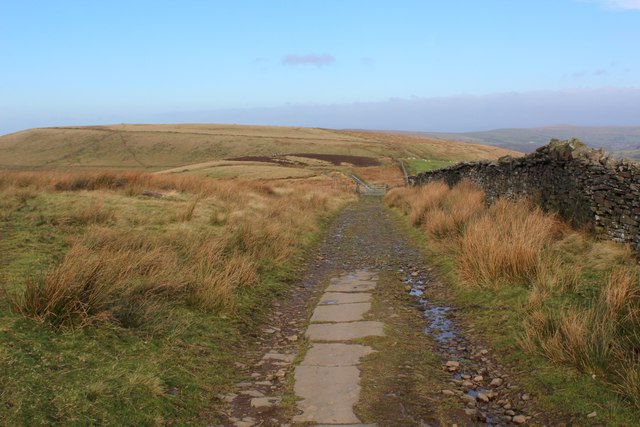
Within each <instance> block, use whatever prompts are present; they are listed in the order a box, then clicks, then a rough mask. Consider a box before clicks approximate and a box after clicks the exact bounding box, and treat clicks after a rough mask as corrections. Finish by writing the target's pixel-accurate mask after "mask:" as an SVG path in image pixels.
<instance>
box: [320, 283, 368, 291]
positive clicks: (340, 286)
mask: <svg viewBox="0 0 640 427" xmlns="http://www.w3.org/2000/svg"><path fill="white" fill-rule="evenodd" d="M375 288H376V282H364V281H359V280H358V281H356V280H350V281H345V282H338V283H335V284H331V285H329V287H327V289H326V291H327V292H371V291H372V290H374V289H375Z"/></svg>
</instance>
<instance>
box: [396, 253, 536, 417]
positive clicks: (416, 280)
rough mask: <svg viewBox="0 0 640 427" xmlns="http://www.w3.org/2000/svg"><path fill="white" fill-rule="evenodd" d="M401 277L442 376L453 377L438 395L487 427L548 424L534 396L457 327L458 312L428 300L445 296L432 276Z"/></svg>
mask: <svg viewBox="0 0 640 427" xmlns="http://www.w3.org/2000/svg"><path fill="white" fill-rule="evenodd" d="M398 273H399V274H400V276H401V281H402V283H403V285H404V290H405V292H406V293H407V294H408V295H409V296H411V297H412V298H413V303H414V305H415V306H416V308H417V309H418V310H419V311H420V313H421V316H422V319H423V326H422V332H423V333H424V334H425V335H427V336H429V337H430V338H431V339H432V341H433V343H434V352H435V354H436V355H437V356H439V357H440V358H441V362H442V365H441V367H442V370H443V371H444V372H446V373H447V374H448V375H449V380H448V382H447V383H446V384H445V386H444V387H443V388H442V390H440V393H441V394H442V395H443V396H445V397H446V398H448V399H451V400H454V401H455V400H457V401H458V402H459V403H461V404H462V405H464V412H465V414H466V415H467V416H469V417H470V418H471V419H473V420H474V421H475V422H479V423H482V424H484V425H490V426H507V425H517V424H530V423H533V424H544V423H545V421H544V420H543V418H544V416H543V414H541V413H537V412H535V409H534V408H533V405H532V402H531V396H530V395H529V394H528V393H526V392H525V391H523V390H522V389H521V388H520V387H519V386H518V385H517V384H516V383H515V381H514V380H513V379H512V378H511V376H510V374H509V372H508V370H507V369H505V368H503V367H502V366H500V365H498V364H497V363H496V362H495V361H494V360H493V358H492V357H491V351H490V350H489V349H488V348H485V347H484V346H483V345H482V344H481V342H480V341H481V340H480V339H479V338H478V337H473V336H470V334H469V332H468V331H466V330H463V329H462V328H461V327H459V325H458V324H457V316H456V313H455V311H456V310H455V309H454V308H453V307H450V306H447V305H446V304H443V303H442V302H440V301H439V302H437V303H436V302H434V301H432V300H431V299H430V298H429V295H430V294H431V295H433V294H434V293H435V292H439V291H441V290H442V284H441V283H440V282H439V281H438V280H436V279H435V278H433V277H432V275H431V274H430V273H429V271H426V270H423V269H420V268H417V267H415V266H410V265H406V266H403V267H401V268H399V269H398Z"/></svg>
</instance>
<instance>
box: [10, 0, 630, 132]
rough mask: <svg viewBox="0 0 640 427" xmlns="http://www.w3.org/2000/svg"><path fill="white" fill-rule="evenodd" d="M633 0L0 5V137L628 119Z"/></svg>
mask: <svg viewBox="0 0 640 427" xmlns="http://www.w3.org/2000/svg"><path fill="white" fill-rule="evenodd" d="M639 46H640V0H465V1H463V0H420V1H409V0H395V1H377V0H339V1H333V0H291V1H288V0H270V1H269V0H256V1H248V0H229V1H225V0H210V1H205V0H182V1H178V0H175V1H162V0H153V1H146V0H136V1H119V0H110V1H101V2H89V1H86V0H83V1H65V0H57V1H35V0H0V134H5V133H9V132H14V131H18V130H21V129H25V128H30V127H44V126H55V125H82V124H108V123H147V122H148V123H163V122H169V123H174V122H211V123H221V122H232V123H247V124H273V125H297V126H321V127H333V128H374V129H398V130H422V131H472V130H484V129H491V128H496V127H530V126H542V125H550V124H559V123H565V124H574V125H640V48H639Z"/></svg>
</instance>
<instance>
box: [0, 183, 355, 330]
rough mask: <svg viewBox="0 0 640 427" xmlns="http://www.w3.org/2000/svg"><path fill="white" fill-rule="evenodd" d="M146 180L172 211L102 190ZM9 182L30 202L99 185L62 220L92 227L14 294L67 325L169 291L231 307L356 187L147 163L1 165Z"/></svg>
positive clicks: (4, 187)
mask: <svg viewBox="0 0 640 427" xmlns="http://www.w3.org/2000/svg"><path fill="white" fill-rule="evenodd" d="M145 190H148V191H153V192H158V193H162V194H166V196H165V199H166V201H163V200H158V201H153V203H156V204H159V205H160V206H162V208H161V209H160V211H161V212H164V213H163V214H162V215H160V216H158V217H157V218H154V217H152V216H150V215H149V214H146V213H142V214H140V213H135V214H133V215H131V212H129V211H127V208H124V209H121V210H117V209H114V208H112V207H105V206H106V203H105V202H104V201H103V200H102V199H101V198H99V197H100V196H102V197H103V198H104V196H105V195H108V194H113V195H121V196H120V197H125V198H127V197H128V198H134V199H135V200H142V201H144V200H146V199H144V198H143V199H140V198H141V197H144V196H142V194H143V192H144V191H145ZM0 191H3V192H6V193H10V194H13V195H14V197H16V198H17V199H19V202H20V203H22V199H25V197H26V196H25V197H23V196H20V195H21V194H30V195H32V194H37V192H42V193H48V194H56V193H60V192H64V193H67V194H69V193H70V194H73V193H76V192H80V193H81V194H86V193H87V192H88V194H89V195H90V199H89V201H88V203H86V202H85V203H77V204H76V206H75V207H72V208H70V210H69V211H66V212H64V213H62V215H59V216H58V218H57V219H56V220H55V221H52V222H53V223H59V224H62V225H64V226H66V227H75V228H76V229H77V228H78V227H84V228H85V230H86V231H84V232H83V233H82V232H81V233H80V235H79V236H78V237H76V238H75V239H74V240H73V242H72V243H71V246H70V249H69V250H68V252H67V254H66V255H65V256H64V258H63V259H62V260H61V261H60V262H59V263H58V264H57V265H54V266H52V267H51V268H49V270H48V271H47V272H46V273H45V274H44V275H42V276H40V277H36V278H33V279H31V280H28V281H26V282H25V285H24V292H22V293H21V294H18V295H16V296H15V297H14V298H13V304H12V306H13V309H14V310H15V311H16V312H18V313H20V314H22V315H24V316H26V317H29V318H32V319H34V320H36V321H38V322H40V323H46V324H49V325H51V326H53V327H55V328H62V329H68V328H83V327H86V326H88V325H92V324H96V323H101V322H110V323H115V324H118V325H121V326H124V325H138V324H139V323H140V321H141V319H149V320H150V321H151V320H152V319H151V318H152V316H150V313H151V311H150V310H149V307H154V306H161V305H162V301H166V300H167V299H168V298H171V299H172V301H176V300H177V301H182V302H184V303H185V304H187V305H190V306H192V307H194V308H198V309H203V310H214V311H221V312H229V313H231V312H233V310H234V308H235V304H236V295H237V293H238V292H239V291H241V290H242V289H243V288H247V287H251V286H255V285H256V284H257V283H258V282H259V281H260V277H261V275H262V274H263V273H264V272H265V271H266V270H268V269H270V268H273V266H278V265H281V264H283V263H285V262H286V261H288V260H289V259H290V258H291V256H292V254H293V253H294V252H295V251H296V249H297V248H299V247H300V246H301V245H302V244H303V243H304V239H305V235H307V234H308V233H311V232H313V231H314V230H315V229H316V226H317V223H318V220H319V219H320V218H322V217H323V216H326V215H328V213H329V212H331V211H333V210H335V209H336V208H337V207H339V206H340V205H341V204H343V203H344V202H345V201H347V200H349V199H350V197H352V196H349V195H347V194H346V193H344V192H342V191H340V190H331V189H326V188H322V187H319V186H316V185H314V184H313V183H310V184H306V185H305V184H297V185H286V184H278V185H276V184H272V183H265V182H249V181H239V182H229V181H213V180H210V179H207V178H204V177H197V176H187V175H150V174H143V173H123V174H116V173H80V174H78V173H58V172H42V173H38V172H29V173H25V172H11V173H0ZM105 192H106V193H105ZM109 192H110V193H109ZM30 197H31V196H29V197H26V199H29V198H30ZM152 200H153V199H152ZM150 202H151V200H150ZM174 206H176V207H174ZM171 211H173V213H170V212H171ZM137 216H142V217H145V218H136V217H137ZM132 217H134V219H133V220H132ZM136 307H140V313H136Z"/></svg>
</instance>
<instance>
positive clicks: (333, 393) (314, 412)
mask: <svg viewBox="0 0 640 427" xmlns="http://www.w3.org/2000/svg"><path fill="white" fill-rule="evenodd" d="M359 381H360V371H359V370H358V368H356V367H355V366H332V367H326V366H298V367H296V371H295V384H294V388H293V391H294V393H295V394H296V395H297V396H299V397H301V398H302V400H301V401H299V402H298V408H299V409H301V410H302V414H300V415H297V416H295V417H294V418H293V421H294V422H299V423H304V422H315V423H318V424H358V423H360V420H359V419H358V417H356V415H355V414H354V412H353V405H354V404H355V403H356V402H357V401H358V397H359V395H360V384H359Z"/></svg>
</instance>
